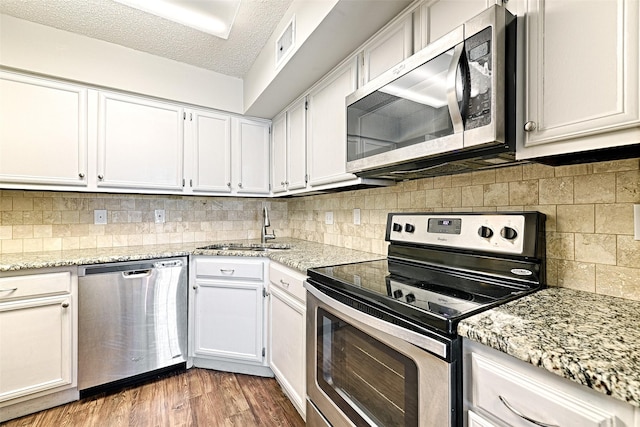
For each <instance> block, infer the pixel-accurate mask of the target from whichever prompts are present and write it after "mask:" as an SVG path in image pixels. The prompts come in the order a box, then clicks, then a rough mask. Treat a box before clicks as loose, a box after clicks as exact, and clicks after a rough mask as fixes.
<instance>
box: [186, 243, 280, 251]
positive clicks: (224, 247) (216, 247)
mask: <svg viewBox="0 0 640 427" xmlns="http://www.w3.org/2000/svg"><path fill="white" fill-rule="evenodd" d="M198 249H202V250H213V251H252V252H266V251H271V250H276V251H277V250H284V249H291V245H288V244H283V243H270V244H242V243H237V244H236V243H216V244H213V245H207V246H201V247H199V248H198Z"/></svg>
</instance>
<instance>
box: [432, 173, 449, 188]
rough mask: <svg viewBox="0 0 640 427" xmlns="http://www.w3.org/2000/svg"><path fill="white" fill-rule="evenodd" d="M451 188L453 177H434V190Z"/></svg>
mask: <svg viewBox="0 0 640 427" xmlns="http://www.w3.org/2000/svg"><path fill="white" fill-rule="evenodd" d="M448 187H451V175H445V176H436V177H433V188H448Z"/></svg>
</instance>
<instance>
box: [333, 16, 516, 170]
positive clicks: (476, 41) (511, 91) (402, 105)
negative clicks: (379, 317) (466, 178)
mask: <svg viewBox="0 0 640 427" xmlns="http://www.w3.org/2000/svg"><path fill="white" fill-rule="evenodd" d="M515 26H516V19H515V18H514V16H513V15H511V14H510V13H509V12H508V11H507V10H506V9H505V8H504V7H502V6H497V5H495V6H492V7H490V8H488V9H487V10H485V11H484V12H482V13H480V14H479V15H477V16H475V17H474V18H472V19H470V20H469V21H467V22H465V23H464V24H463V25H461V26H459V27H458V28H456V29H455V30H453V31H452V32H450V33H448V34H447V35H445V36H443V37H442V38H440V39H438V40H436V41H435V42H433V43H431V44H429V45H428V46H427V47H426V48H424V49H423V50H421V51H419V52H417V53H416V54H414V55H413V56H411V57H410V58H408V59H406V60H405V61H403V62H401V63H400V64H399V65H397V66H395V67H394V68H393V69H391V70H389V71H387V72H386V73H384V74H382V75H381V76H379V77H378V78H376V79H375V80H372V81H371V82H369V83H368V84H366V85H364V86H363V87H361V88H359V89H358V90H356V91H355V92H354V93H352V94H351V95H349V96H348V97H347V100H346V103H347V171H348V172H351V173H355V174H357V175H359V176H366V177H379V178H390V179H394V180H404V179H410V178H417V177H425V176H436V175H442V174H449V173H458V172H465V171H468V170H476V169H480V168H486V167H495V166H499V165H504V164H509V163H511V162H513V161H515V156H514V150H515V133H516V123H515V115H516V111H515V109H516V93H515V91H516V28H515Z"/></svg>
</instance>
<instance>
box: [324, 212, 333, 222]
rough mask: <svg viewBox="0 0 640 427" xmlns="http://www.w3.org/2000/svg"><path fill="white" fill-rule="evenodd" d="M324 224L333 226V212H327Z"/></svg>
mask: <svg viewBox="0 0 640 427" xmlns="http://www.w3.org/2000/svg"><path fill="white" fill-rule="evenodd" d="M324 223H325V224H327V225H331V224H333V212H325V214H324Z"/></svg>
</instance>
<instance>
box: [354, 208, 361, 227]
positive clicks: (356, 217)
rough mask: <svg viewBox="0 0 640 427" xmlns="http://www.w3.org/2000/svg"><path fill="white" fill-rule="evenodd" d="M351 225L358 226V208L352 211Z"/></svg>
mask: <svg viewBox="0 0 640 427" xmlns="http://www.w3.org/2000/svg"><path fill="white" fill-rule="evenodd" d="M353 223H354V224H355V225H360V209H358V208H355V209H354V210H353Z"/></svg>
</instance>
